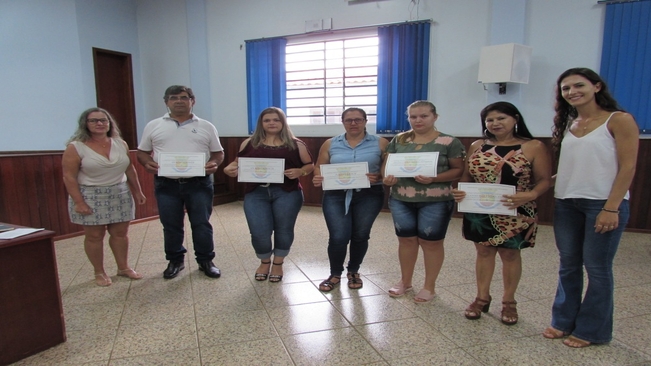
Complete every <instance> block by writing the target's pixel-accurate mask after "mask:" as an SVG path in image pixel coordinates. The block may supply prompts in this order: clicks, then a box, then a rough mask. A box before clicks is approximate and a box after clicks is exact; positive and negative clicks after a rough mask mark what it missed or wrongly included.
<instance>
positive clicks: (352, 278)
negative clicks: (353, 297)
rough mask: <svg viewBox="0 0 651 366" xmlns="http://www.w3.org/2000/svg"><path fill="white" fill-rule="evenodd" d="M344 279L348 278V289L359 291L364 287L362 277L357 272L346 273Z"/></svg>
mask: <svg viewBox="0 0 651 366" xmlns="http://www.w3.org/2000/svg"><path fill="white" fill-rule="evenodd" d="M346 277H348V288H349V289H351V290H359V289H360V288H362V287H364V282H363V281H362V277H361V275H360V274H359V272H355V273H351V272H348V274H347V275H346Z"/></svg>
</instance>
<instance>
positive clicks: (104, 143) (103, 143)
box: [90, 139, 108, 147]
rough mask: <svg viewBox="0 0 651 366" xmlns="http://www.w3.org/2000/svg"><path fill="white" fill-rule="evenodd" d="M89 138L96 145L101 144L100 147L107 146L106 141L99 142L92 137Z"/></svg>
mask: <svg viewBox="0 0 651 366" xmlns="http://www.w3.org/2000/svg"><path fill="white" fill-rule="evenodd" d="M90 140H91V141H92V142H94V143H96V144H98V145H99V146H101V147H106V146H108V141H105V142H99V141H97V140H94V139H90Z"/></svg>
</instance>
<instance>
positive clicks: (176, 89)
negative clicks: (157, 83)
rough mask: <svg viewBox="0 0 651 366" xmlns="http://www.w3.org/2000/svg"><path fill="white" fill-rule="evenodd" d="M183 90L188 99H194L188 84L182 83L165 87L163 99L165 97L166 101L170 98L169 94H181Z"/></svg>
mask: <svg viewBox="0 0 651 366" xmlns="http://www.w3.org/2000/svg"><path fill="white" fill-rule="evenodd" d="M183 92H186V93H188V96H189V97H190V99H192V100H194V93H193V92H192V89H191V88H190V87H188V86H183V85H172V86H170V87H169V88H167V89H165V95H164V96H163V99H165V101H166V102H167V100H168V99H169V98H170V95H176V94H181V93H183Z"/></svg>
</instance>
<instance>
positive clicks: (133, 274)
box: [118, 268, 142, 280]
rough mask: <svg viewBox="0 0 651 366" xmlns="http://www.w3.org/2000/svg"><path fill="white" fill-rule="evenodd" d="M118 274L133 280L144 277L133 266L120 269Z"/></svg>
mask: <svg viewBox="0 0 651 366" xmlns="http://www.w3.org/2000/svg"><path fill="white" fill-rule="evenodd" d="M118 276H121V277H127V278H130V279H132V280H139V279H141V278H142V275H141V274H140V273H138V272H136V271H134V270H133V269H132V268H126V269H118Z"/></svg>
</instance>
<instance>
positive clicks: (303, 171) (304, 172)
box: [301, 168, 307, 177]
mask: <svg viewBox="0 0 651 366" xmlns="http://www.w3.org/2000/svg"><path fill="white" fill-rule="evenodd" d="M306 175H307V172H306V171H305V170H303V169H302V168H301V177H304V176H306Z"/></svg>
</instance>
